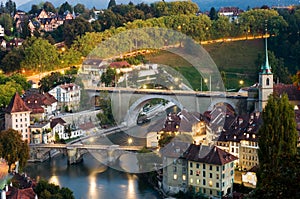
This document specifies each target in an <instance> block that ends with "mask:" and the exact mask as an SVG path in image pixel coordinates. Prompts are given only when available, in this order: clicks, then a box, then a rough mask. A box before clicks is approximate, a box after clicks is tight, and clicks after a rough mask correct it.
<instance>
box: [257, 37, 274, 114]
mask: <svg viewBox="0 0 300 199" xmlns="http://www.w3.org/2000/svg"><path fill="white" fill-rule="evenodd" d="M265 54H266V61H265V64H263V65H262V66H261V69H260V72H259V91H258V110H259V111H260V112H262V111H263V109H264V108H265V106H266V105H267V101H268V97H269V95H271V94H272V93H273V73H272V71H271V67H270V65H269V58H268V43H267V37H266V38H265Z"/></svg>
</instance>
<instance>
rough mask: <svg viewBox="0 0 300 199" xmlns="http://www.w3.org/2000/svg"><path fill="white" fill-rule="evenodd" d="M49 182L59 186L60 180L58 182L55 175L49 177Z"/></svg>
mask: <svg viewBox="0 0 300 199" xmlns="http://www.w3.org/2000/svg"><path fill="white" fill-rule="evenodd" d="M49 182H50V183H53V184H56V185H58V186H60V182H59V180H58V177H57V176H52V177H51V178H50V179H49Z"/></svg>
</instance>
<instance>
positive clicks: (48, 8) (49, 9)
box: [43, 1, 56, 13]
mask: <svg viewBox="0 0 300 199" xmlns="http://www.w3.org/2000/svg"><path fill="white" fill-rule="evenodd" d="M43 8H44V10H45V11H46V12H52V13H56V9H55V7H54V5H53V4H52V3H51V2H49V1H46V2H45V3H44V5H43Z"/></svg>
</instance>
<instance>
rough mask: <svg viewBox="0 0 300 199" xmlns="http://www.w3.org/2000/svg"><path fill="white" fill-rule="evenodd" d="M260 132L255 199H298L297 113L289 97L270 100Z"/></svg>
mask: <svg viewBox="0 0 300 199" xmlns="http://www.w3.org/2000/svg"><path fill="white" fill-rule="evenodd" d="M262 119H263V125H262V126H261V127H260V129H259V133H258V135H259V137H258V145H259V150H258V157H259V172H258V176H257V177H258V186H257V189H256V191H255V198H262V197H263V198H278V197H279V198H282V197H284V198H297V197H296V196H298V197H299V196H300V192H299V189H298V188H297V187H299V186H300V184H299V177H300V170H299V169H298V164H299V155H298V154H297V139H298V133H297V130H296V122H295V113H294V109H293V106H292V105H290V104H289V100H288V97H287V95H286V94H284V95H282V96H281V97H279V96H272V95H271V96H270V98H269V100H268V104H267V106H266V107H265V109H264V111H263V113H262Z"/></svg>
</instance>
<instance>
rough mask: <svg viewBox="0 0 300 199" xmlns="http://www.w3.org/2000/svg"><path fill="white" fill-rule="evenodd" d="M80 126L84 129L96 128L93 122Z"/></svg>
mask: <svg viewBox="0 0 300 199" xmlns="http://www.w3.org/2000/svg"><path fill="white" fill-rule="evenodd" d="M79 128H80V129H82V130H89V129H92V128H95V125H94V124H93V123H92V122H87V123H84V124H80V125H79Z"/></svg>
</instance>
